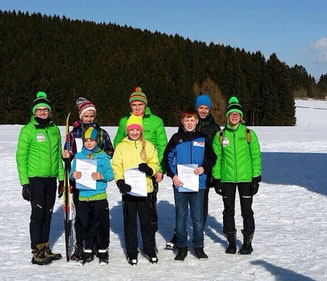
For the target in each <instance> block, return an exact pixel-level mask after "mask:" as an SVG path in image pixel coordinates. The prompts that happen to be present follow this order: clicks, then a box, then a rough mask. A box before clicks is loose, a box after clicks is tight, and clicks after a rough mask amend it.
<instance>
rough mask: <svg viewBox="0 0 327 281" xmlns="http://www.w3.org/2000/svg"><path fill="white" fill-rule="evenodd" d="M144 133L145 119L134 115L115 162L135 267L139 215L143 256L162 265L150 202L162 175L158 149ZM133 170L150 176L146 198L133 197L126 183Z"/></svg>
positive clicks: (129, 257)
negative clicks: (155, 178) (154, 181)
mask: <svg viewBox="0 0 327 281" xmlns="http://www.w3.org/2000/svg"><path fill="white" fill-rule="evenodd" d="M142 131H143V127H142V118H141V117H139V116H135V115H131V116H130V117H129V119H128V120H127V124H126V132H127V137H125V138H124V139H123V140H122V141H121V142H120V143H119V144H118V145H117V147H116V149H115V153H114V156H113V158H112V168H113V171H114V176H115V181H116V184H117V186H118V188H119V190H120V192H121V193H122V202H123V215H124V234H125V247H126V254H127V260H128V263H129V264H131V265H136V264H137V255H138V250H137V247H138V245H137V214H138V216H139V219H140V226H141V233H142V241H143V252H144V254H145V256H146V257H147V259H148V260H149V261H150V262H151V263H157V262H158V258H157V255H156V251H155V232H154V230H153V227H152V225H151V216H150V202H151V195H152V192H153V185H152V180H151V177H152V176H153V175H155V174H156V173H157V172H158V168H159V160H158V156H157V152H156V149H155V147H154V146H153V145H152V144H151V143H150V142H148V141H146V140H145V139H144V138H143V135H142ZM132 168H137V169H138V170H139V171H141V172H143V173H145V175H146V188H147V196H146V197H139V196H134V195H132V194H129V192H130V191H131V185H129V184H127V183H126V182H125V177H124V172H125V171H126V170H129V169H132Z"/></svg>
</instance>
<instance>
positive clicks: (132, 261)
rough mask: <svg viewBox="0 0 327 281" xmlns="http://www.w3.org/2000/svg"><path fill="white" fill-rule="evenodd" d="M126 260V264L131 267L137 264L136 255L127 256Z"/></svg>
mask: <svg viewBox="0 0 327 281" xmlns="http://www.w3.org/2000/svg"><path fill="white" fill-rule="evenodd" d="M126 258H127V262H128V263H129V264H130V265H132V266H134V265H137V262H138V260H137V254H127V256H126Z"/></svg>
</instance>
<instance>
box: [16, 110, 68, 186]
mask: <svg viewBox="0 0 327 281" xmlns="http://www.w3.org/2000/svg"><path fill="white" fill-rule="evenodd" d="M16 163H17V170H18V175H19V180H20V184H21V185H24V184H28V183H29V179H28V178H30V177H44V178H48V177H58V180H63V179H64V172H63V167H62V160H61V137H60V131H59V128H58V127H57V126H56V125H55V124H54V123H52V122H50V123H49V124H47V125H44V126H41V125H39V124H38V123H37V122H36V121H35V119H34V116H32V117H31V120H30V122H29V123H27V125H25V126H24V127H23V128H22V129H21V131H20V134H19V138H18V145H17V153H16Z"/></svg>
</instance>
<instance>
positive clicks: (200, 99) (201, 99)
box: [194, 95, 211, 109]
mask: <svg viewBox="0 0 327 281" xmlns="http://www.w3.org/2000/svg"><path fill="white" fill-rule="evenodd" d="M201 105H206V106H207V107H209V109H210V108H211V100H210V97H209V96H208V95H199V96H197V97H196V100H195V105H194V107H195V108H198V107H199V106H201Z"/></svg>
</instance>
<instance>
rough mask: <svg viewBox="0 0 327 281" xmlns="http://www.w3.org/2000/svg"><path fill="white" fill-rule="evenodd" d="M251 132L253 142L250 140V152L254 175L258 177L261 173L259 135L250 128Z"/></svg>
mask: <svg viewBox="0 0 327 281" xmlns="http://www.w3.org/2000/svg"><path fill="white" fill-rule="evenodd" d="M250 133H251V142H250V153H251V160H252V177H253V178H255V177H258V176H260V175H261V153H260V145H259V141H258V137H257V135H256V134H255V132H253V131H252V130H250Z"/></svg>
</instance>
